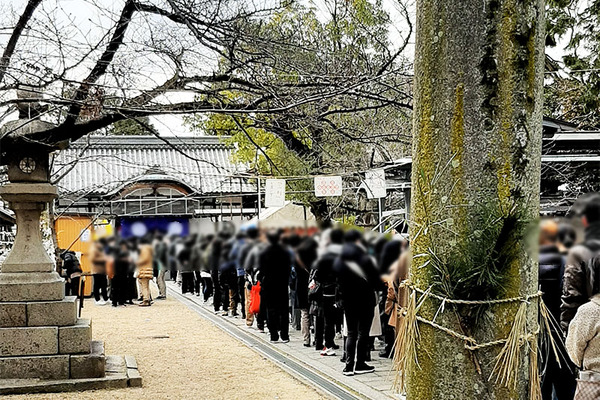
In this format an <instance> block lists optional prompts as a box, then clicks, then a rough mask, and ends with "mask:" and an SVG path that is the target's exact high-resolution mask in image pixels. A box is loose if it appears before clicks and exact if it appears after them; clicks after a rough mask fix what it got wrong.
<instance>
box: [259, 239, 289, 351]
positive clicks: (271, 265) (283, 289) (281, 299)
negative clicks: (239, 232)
mask: <svg viewBox="0 0 600 400" xmlns="http://www.w3.org/2000/svg"><path fill="white" fill-rule="evenodd" d="M280 237H281V234H280V233H279V232H277V231H272V232H269V233H268V234H267V240H268V242H269V245H268V246H267V247H266V248H265V249H264V250H263V251H262V252H261V253H260V255H259V265H260V271H259V277H258V279H259V280H260V282H261V295H260V298H261V302H264V304H265V307H266V310H267V326H268V327H269V333H270V335H271V341H272V342H277V341H278V340H279V338H281V340H282V341H283V342H284V343H287V342H289V341H290V336H289V328H290V321H289V314H288V295H289V292H288V290H289V289H288V285H289V279H290V273H291V270H292V257H291V254H290V252H289V251H288V250H287V249H286V248H285V247H284V246H282V245H281V243H280Z"/></svg>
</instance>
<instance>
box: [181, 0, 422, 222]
mask: <svg viewBox="0 0 600 400" xmlns="http://www.w3.org/2000/svg"><path fill="white" fill-rule="evenodd" d="M324 5H325V6H326V10H325V12H323V10H322V9H321V10H320V11H319V13H317V9H316V7H315V6H314V5H313V6H310V5H309V6H306V5H302V4H300V3H296V2H290V3H289V4H288V5H287V6H286V7H285V8H283V9H282V10H280V11H278V12H276V13H274V15H273V16H272V18H270V19H269V20H268V22H266V23H264V24H248V25H246V26H244V27H243V28H241V29H242V31H246V32H247V31H250V32H253V33H252V34H251V35H247V36H251V37H259V38H268V40H262V41H256V42H250V43H247V44H246V47H245V50H246V51H245V53H243V54H245V56H243V57H241V58H240V59H239V60H236V62H235V63H234V64H235V65H246V64H249V63H250V61H251V60H252V59H253V58H254V57H256V54H258V53H261V54H268V55H269V56H270V57H272V59H274V60H278V62H277V63H275V64H269V65H265V66H264V68H263V69H262V70H260V71H257V70H252V71H248V74H258V73H260V74H261V79H262V80H263V81H264V82H265V84H267V85H273V86H278V87H284V88H286V89H285V90H286V91H290V92H294V91H297V90H299V89H301V88H303V87H313V88H315V89H316V90H317V91H319V90H320V89H319V88H320V87H323V88H325V87H327V86H328V85H330V84H332V83H334V82H340V81H351V80H356V81H359V82H361V84H360V87H359V86H357V87H355V88H350V89H349V90H347V91H345V92H344V93H342V94H336V95H333V96H329V95H323V96H321V98H320V99H319V101H315V102H310V103H307V102H305V101H304V99H302V98H299V99H298V102H297V104H296V105H294V106H293V107H290V108H289V109H287V110H285V112H278V113H268V112H267V113H260V114H259V113H249V114H243V115H240V114H239V113H237V114H230V115H228V116H224V115H211V116H209V117H208V118H206V117H204V116H196V117H192V118H187V122H188V123H189V124H190V125H191V126H192V127H194V128H197V129H198V130H201V131H204V132H209V133H213V134H220V135H223V134H227V135H230V136H231V138H230V139H228V140H229V141H230V142H235V143H236V144H237V146H238V147H237V149H238V150H237V151H236V153H235V157H236V158H237V159H238V160H239V161H243V162H248V163H250V164H251V165H252V166H253V167H254V168H255V170H256V171H257V172H259V173H261V174H269V175H272V176H298V175H300V176H306V175H315V174H319V173H351V172H355V171H357V170H361V169H366V168H369V167H370V165H371V163H372V160H373V159H374V158H376V159H380V160H390V159H392V158H394V157H397V156H401V155H404V154H407V153H408V151H409V149H408V147H409V146H408V144H409V142H410V109H411V95H410V90H409V87H410V81H411V79H410V76H409V74H408V67H409V65H410V64H409V63H408V62H406V60H405V59H404V58H403V57H402V52H403V51H404V49H405V47H406V44H407V43H408V38H409V37H410V33H411V30H412V27H411V25H410V21H409V20H408V14H405V16H406V18H407V21H409V22H408V32H405V36H404V37H402V38H401V39H402V41H401V44H400V45H393V44H392V43H391V42H390V40H389V37H390V28H391V20H390V17H389V15H388V13H386V12H385V11H384V9H383V6H382V4H381V2H380V1H368V0H355V1H341V0H335V1H329V2H326V3H324ZM405 11H406V10H404V12H405ZM283 43H285V45H282V44H283ZM232 67H233V64H232V61H231V60H230V59H228V60H222V63H221V66H220V68H221V69H222V70H224V71H226V70H228V69H230V68H232ZM220 85H222V84H221V83H218V84H215V85H214V86H213V89H214V88H218V87H220ZM252 96H253V93H252V92H248V91H239V90H238V91H235V90H232V91H229V100H228V103H231V104H237V103H239V102H244V101H246V99H248V98H251V97H252ZM200 97H201V98H202V99H208V100H210V99H211V96H210V94H207V95H204V94H203V95H201V96H200ZM289 186H290V189H292V190H295V191H304V190H307V191H310V190H311V189H312V181H311V180H310V179H304V180H291V181H290V184H289ZM352 197H354V196H352ZM293 199H294V200H301V201H304V202H306V203H308V204H309V205H310V206H311V208H312V210H313V212H315V214H316V215H317V217H319V218H327V217H328V216H329V210H328V208H327V204H326V203H325V201H324V200H323V199H316V198H314V197H312V196H311V195H306V194H295V195H294V196H293ZM351 200H354V199H351Z"/></svg>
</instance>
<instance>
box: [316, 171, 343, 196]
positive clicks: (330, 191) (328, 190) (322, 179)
mask: <svg viewBox="0 0 600 400" xmlns="http://www.w3.org/2000/svg"><path fill="white" fill-rule="evenodd" d="M341 195H342V177H341V176H315V196H317V197H332V196H341Z"/></svg>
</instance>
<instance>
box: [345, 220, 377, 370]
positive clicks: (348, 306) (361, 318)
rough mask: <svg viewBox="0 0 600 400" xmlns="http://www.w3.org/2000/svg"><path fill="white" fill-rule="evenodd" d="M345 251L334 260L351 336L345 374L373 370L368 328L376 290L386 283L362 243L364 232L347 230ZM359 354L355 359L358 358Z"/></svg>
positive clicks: (348, 341) (369, 327) (347, 342)
mask: <svg viewBox="0 0 600 400" xmlns="http://www.w3.org/2000/svg"><path fill="white" fill-rule="evenodd" d="M344 240H345V242H346V243H345V244H344V247H343V248H342V254H341V255H340V257H339V258H338V259H337V260H336V262H335V264H334V270H335V271H336V275H337V280H338V284H339V289H340V292H341V299H342V305H343V307H344V315H345V317H346V326H347V328H348V329H347V330H348V338H347V339H346V355H347V357H346V367H345V368H344V370H343V371H342V373H343V374H344V375H346V376H352V375H354V374H366V373H369V372H374V371H375V368H374V367H373V366H370V365H367V363H366V362H365V361H366V358H367V354H368V351H369V332H370V331H371V325H372V323H373V316H374V312H375V310H374V309H375V305H376V304H377V296H376V292H377V291H380V290H383V289H384V288H385V286H384V285H383V281H382V280H381V277H380V276H379V271H378V270H377V267H376V266H375V263H374V261H373V259H372V258H371V257H370V256H369V255H368V254H367V250H366V249H365V246H364V245H363V243H362V234H361V233H360V232H359V231H356V230H351V231H349V232H347V233H346V235H345V237H344ZM355 358H356V362H355Z"/></svg>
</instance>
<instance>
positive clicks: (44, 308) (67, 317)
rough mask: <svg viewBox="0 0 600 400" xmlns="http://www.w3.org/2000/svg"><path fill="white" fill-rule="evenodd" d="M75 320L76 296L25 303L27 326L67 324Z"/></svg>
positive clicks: (73, 322) (71, 323) (73, 323)
mask: <svg viewBox="0 0 600 400" xmlns="http://www.w3.org/2000/svg"><path fill="white" fill-rule="evenodd" d="M76 322H77V297H75V296H68V297H65V298H64V299H62V300H59V301H40V302H31V303H27V325H28V326H69V325H75V323H76Z"/></svg>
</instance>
